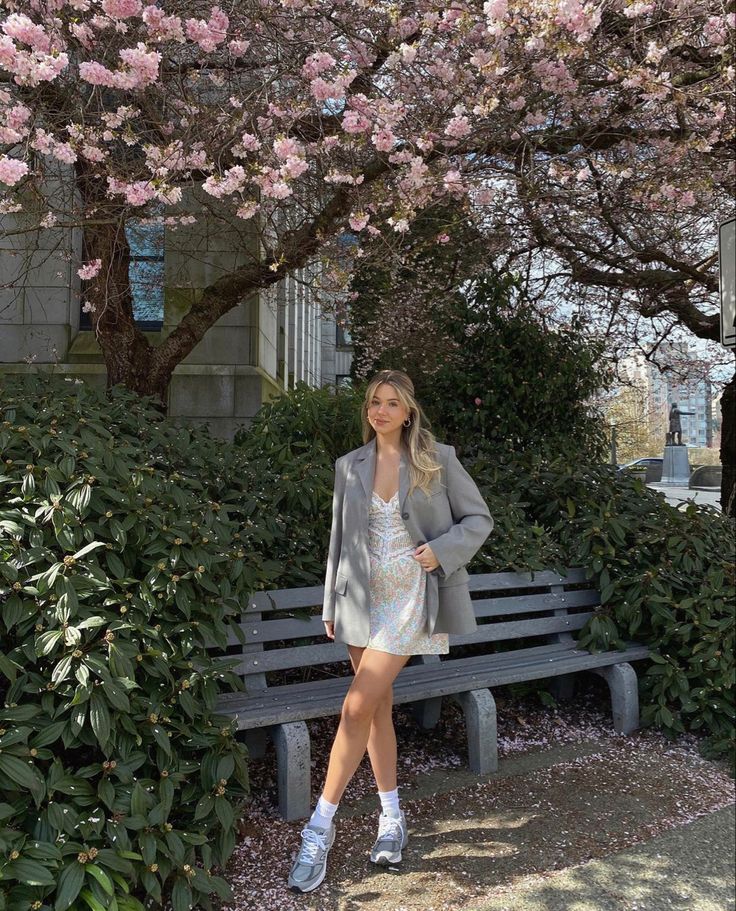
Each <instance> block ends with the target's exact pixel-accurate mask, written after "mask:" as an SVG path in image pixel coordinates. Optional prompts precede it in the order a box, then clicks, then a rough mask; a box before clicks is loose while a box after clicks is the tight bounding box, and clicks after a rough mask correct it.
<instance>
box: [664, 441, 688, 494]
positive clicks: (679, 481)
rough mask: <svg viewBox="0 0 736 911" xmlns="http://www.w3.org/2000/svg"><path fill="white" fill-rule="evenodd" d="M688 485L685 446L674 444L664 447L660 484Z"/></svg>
mask: <svg viewBox="0 0 736 911" xmlns="http://www.w3.org/2000/svg"><path fill="white" fill-rule="evenodd" d="M689 483H690V462H689V460H688V457H687V446H685V445H682V444H675V443H672V444H669V445H667V446H665V447H664V461H663V462H662V480H661V481H660V484H671V485H672V486H673V487H687V486H688V484H689Z"/></svg>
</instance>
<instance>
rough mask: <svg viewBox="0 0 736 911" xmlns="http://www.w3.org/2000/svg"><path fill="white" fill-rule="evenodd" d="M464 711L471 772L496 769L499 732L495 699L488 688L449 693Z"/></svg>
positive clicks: (487, 771)
mask: <svg viewBox="0 0 736 911" xmlns="http://www.w3.org/2000/svg"><path fill="white" fill-rule="evenodd" d="M451 698H452V700H453V701H454V702H457V703H458V704H459V705H460V706H461V707H462V710H463V713H464V714H465V727H466V728H467V731H468V761H469V765H470V768H471V770H472V771H473V772H477V773H478V774H479V775H487V774H489V773H490V772H496V771H498V732H497V730H496V700H495V699H494V698H493V695H492V694H491V691H490V690H488V689H485V690H470V691H468V692H467V693H455V694H454V695H453V696H452V697H451Z"/></svg>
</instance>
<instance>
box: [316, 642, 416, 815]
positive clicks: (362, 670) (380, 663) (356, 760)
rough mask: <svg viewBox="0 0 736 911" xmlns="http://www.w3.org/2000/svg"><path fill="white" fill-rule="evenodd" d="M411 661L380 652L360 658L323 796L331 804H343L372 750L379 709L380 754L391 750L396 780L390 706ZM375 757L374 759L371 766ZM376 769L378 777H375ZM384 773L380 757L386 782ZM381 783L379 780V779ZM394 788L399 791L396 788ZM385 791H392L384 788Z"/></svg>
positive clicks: (329, 766) (348, 693)
mask: <svg viewBox="0 0 736 911" xmlns="http://www.w3.org/2000/svg"><path fill="white" fill-rule="evenodd" d="M408 660H409V656H408V655H391V654H389V653H388V652H379V651H376V650H374V649H371V648H366V649H364V650H363V654H362V655H361V656H360V662H359V665H358V669H357V671H356V673H355V679H354V680H353V682H352V684H351V685H350V689H349V690H348V692H347V695H346V696H345V701H344V702H343V706H342V713H341V716H340V724H339V726H338V729H337V734H335V740H334V742H333V744H332V750H331V752H330V762H329V765H328V767H327V776H326V778H325V786H324V789H323V791H322V796H323V797H324V799H325V800H327V801H329V802H330V803H339V802H340V798H341V797H342V795H343V791H344V790H345V788H346V786H347V783H348V782H349V781H350V779H351V778H352V777H353V775H354V773H355V770H356V769H357V768H358V766H359V765H360V762H361V760H362V758H363V755H364V753H365V751H366V747H367V746H368V741H369V738H370V734H371V726H372V724H373V719H374V718H375V716H376V713H377V712H378V711H379V707H381V706H382V709H381V711H382V714H381V716H380V718H379V722H378V725H379V729H380V728H381V726H383V729H384V733H383V735H381V734H380V733H379V738H378V739H379V742H378V744H377V750H378V751H379V752H380V750H381V749H383V748H384V747H386V746H388V748H389V749H390V750H392V756H393V765H394V773H393V778H394V780H395V764H396V758H395V757H396V753H395V750H396V741H395V736H394V738H393V747H391V739H390V737H388V736H386V733H385V725H386V706H387V705H388V706H389V710H390V704H391V703H390V701H388V700H391V698H392V685H393V682H394V680H395V679H396V676H397V674H398V673H399V671H400V670H401V668H402V667H403V666H404V665H405V664H406V662H407V661H408ZM372 761H373V757H372V756H371V762H372ZM375 771H376V770H375V768H374V774H375ZM384 771H387V770H385V769H384V766H383V763H382V762H381V757H379V773H380V774H381V777H382V779H383V774H384ZM376 780H377V781H378V778H377V779H376ZM380 784H381V785H384V786H386V785H390V784H391V781H390V780H388V781H387V780H382V781H381V782H380ZM393 787H396V785H395V784H394V785H393ZM381 790H391V788H390V787H383V788H381Z"/></svg>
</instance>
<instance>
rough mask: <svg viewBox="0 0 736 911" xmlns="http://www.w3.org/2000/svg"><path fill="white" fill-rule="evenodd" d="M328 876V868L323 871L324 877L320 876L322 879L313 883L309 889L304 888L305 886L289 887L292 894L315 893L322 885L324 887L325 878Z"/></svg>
mask: <svg viewBox="0 0 736 911" xmlns="http://www.w3.org/2000/svg"><path fill="white" fill-rule="evenodd" d="M326 875H327V867H325V869H324V870H323V871H322V876H320V878H319V879H318V880H317V881H316V882H314V883H312V885H311V886H307V887H306V888H305V887H303V886H297V885H293V886H292V885H289V889H290V890H291V891H292V892H299V893H301V892H313V891H314V890H315V889H316V888H317V887H318V886H321V885H322V883H323V882H324V879H325V876H326Z"/></svg>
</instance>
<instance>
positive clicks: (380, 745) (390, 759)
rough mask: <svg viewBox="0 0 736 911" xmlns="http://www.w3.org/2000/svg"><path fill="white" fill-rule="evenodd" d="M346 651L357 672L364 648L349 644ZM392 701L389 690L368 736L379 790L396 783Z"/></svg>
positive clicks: (377, 710) (394, 786) (380, 704)
mask: <svg viewBox="0 0 736 911" xmlns="http://www.w3.org/2000/svg"><path fill="white" fill-rule="evenodd" d="M348 651H349V652H350V660H351V662H352V665H353V671H354V673H356V674H357V672H358V668H359V667H360V659H361V658H362V656H363V652H364V651H365V649H364V648H360V647H359V646H357V645H349V646H348ZM393 702H394V700H393V691H390V692H389V694H388V696H386V698H385V699H384V700H383V701H382V702H381V703H379V705H378V707H377V708H376V713H375V715H374V716H373V721H372V722H371V730H370V734H369V736H368V756H369V757H370V760H371V768H372V769H373V776H374V777H375V779H376V785H377V787H378V790H379V791H393V790H394V789H395V788H396V785H397V775H396V765H397V747H396V731H395V730H394V719H393Z"/></svg>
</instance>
